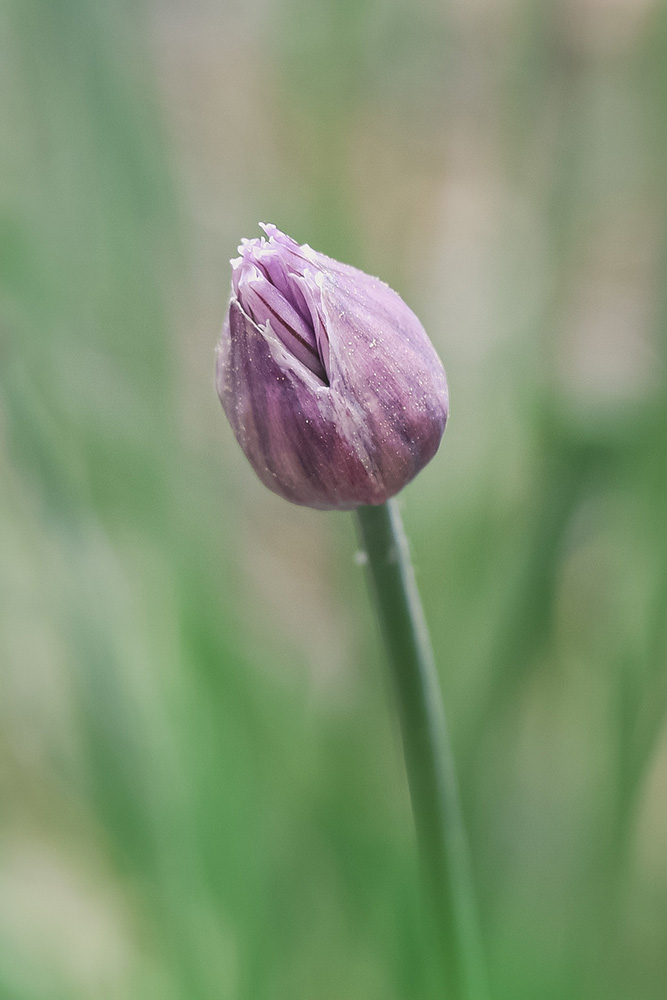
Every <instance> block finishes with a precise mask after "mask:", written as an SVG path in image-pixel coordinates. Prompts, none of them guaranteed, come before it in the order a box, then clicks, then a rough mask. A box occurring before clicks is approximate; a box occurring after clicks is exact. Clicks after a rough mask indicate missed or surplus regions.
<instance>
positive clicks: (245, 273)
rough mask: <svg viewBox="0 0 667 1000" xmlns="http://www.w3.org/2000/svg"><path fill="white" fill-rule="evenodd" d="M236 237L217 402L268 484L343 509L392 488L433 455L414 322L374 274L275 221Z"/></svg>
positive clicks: (426, 358)
mask: <svg viewBox="0 0 667 1000" xmlns="http://www.w3.org/2000/svg"><path fill="white" fill-rule="evenodd" d="M262 229H263V230H264V232H265V233H266V236H267V238H266V239H265V238H264V237H262V238H261V239H256V240H243V242H242V244H241V246H240V247H239V253H240V255H241V256H240V257H238V258H236V259H235V260H233V261H232V298H231V301H230V304H229V312H228V315H227V317H226V319H225V323H224V326H223V329H222V335H221V338H220V343H219V345H218V349H217V382H218V394H219V396H220V400H221V402H222V405H223V407H224V410H225V413H226V414H227V417H228V418H229V422H230V423H231V425H232V429H233V431H234V434H235V435H236V438H237V440H238V442H239V444H240V445H241V447H242V448H243V451H244V452H245V454H246V456H247V458H248V459H249V461H250V463H251V465H252V466H253V468H254V469H255V472H256V473H257V474H258V476H259V477H260V479H261V480H262V482H263V483H265V484H266V486H268V487H269V489H271V490H273V491H274V492H275V493H279V494H280V495H281V496H282V497H285V499H287V500H291V501H292V502H293V503H297V504H303V505H305V506H307V507H317V508H320V509H338V510H349V509H352V508H354V507H358V506H360V505H362V504H380V503H384V501H385V500H388V499H389V497H392V496H393V495H394V494H395V493H397V492H398V491H399V490H400V489H401V488H402V487H403V486H405V484H406V483H408V482H409V481H410V480H411V479H412V478H413V476H415V475H416V474H417V473H418V472H419V470H420V469H422V468H423V467H424V466H425V465H426V463H427V462H428V461H430V459H431V458H433V455H434V454H435V452H436V451H437V449H438V445H439V444H440V439H441V438H442V434H443V431H444V429H445V424H446V422H447V413H448V397H447V382H446V380H445V372H444V370H443V367H442V365H441V363H440V360H439V358H438V356H437V354H436V353H435V350H434V349H433V346H432V344H431V342H430V341H429V339H428V337H427V335H426V333H425V331H424V328H423V327H422V325H421V323H420V322H419V320H418V319H417V317H416V316H415V315H414V313H413V312H412V311H411V310H410V309H408V307H407V306H406V305H405V303H404V302H403V300H402V299H401V298H400V297H399V296H398V295H397V294H396V292H394V291H392V290H391V288H389V287H388V286H387V285H385V284H384V283H383V282H382V281H380V280H379V279H378V278H371V277H370V276H369V275H367V274H364V273H363V272H362V271H358V270H357V269H356V268H354V267H348V266H347V265H346V264H339V263H338V262H337V261H335V260H332V259H331V258H330V257H325V256H324V254H321V253H316V252H315V251H314V250H312V249H311V248H310V247H309V246H308V245H307V244H304V245H303V246H299V244H298V243H295V242H294V240H292V239H290V237H289V236H285V234H284V233H281V232H280V230H278V229H276V227H275V226H270V225H263V226H262Z"/></svg>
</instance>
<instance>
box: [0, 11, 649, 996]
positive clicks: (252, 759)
mask: <svg viewBox="0 0 667 1000" xmlns="http://www.w3.org/2000/svg"><path fill="white" fill-rule="evenodd" d="M0 109H1V114H0V182H1V190H0V997H1V998H3V1000H5V998H6V1000H78V998H81V1000H84V998H85V1000H146V998H150V1000H152V998H156V1000H213V998H215V1000H221V998H222V1000H315V998H316V1000H422V998H425V997H435V996H437V995H438V992H437V986H436V984H435V982H434V978H433V975H432V969H431V964H432V962H431V957H430V956H429V953H428V949H426V950H425V949H424V947H423V944H422V941H423V939H424V934H423V926H422V917H421V908H420V897H419V889H418V868H417V863H416V859H415V847H414V841H413V832H412V827H411V819H410V812H409V803H408V796H407V789H406V783H405V778H404V773H403V765H402V758H401V748H400V739H399V735H398V733H397V728H396V724H395V720H394V713H393V706H392V702H391V692H390V690H389V688H388V685H387V683H386V681H385V674H384V666H383V660H382V655H381V649H380V646H379V642H378V639H377V636H376V633H375V627H374V622H373V619H372V615H371V611H370V608H369V604H368V601H367V595H366V590H365V581H364V577H363V570H362V568H361V566H360V560H359V559H358V558H356V557H355V554H356V550H357V542H356V539H355V534H354V529H353V522H352V519H351V518H350V517H349V516H348V515H343V514H320V513H316V512H313V511H308V510H302V509H299V508H293V507H290V506H289V505H288V504H286V503H284V502H282V501H280V500H279V499H278V498H276V497H274V496H272V495H271V494H269V493H268V492H267V491H266V490H264V488H263V487H262V486H261V485H260V484H259V482H258V481H257V480H256V478H255V477H254V474H253V473H252V471H251V470H250V468H249V467H248V466H247V465H246V463H245V460H244V459H243V458H242V456H241V453H240V451H239V449H238V447H237V446H236V443H235V442H234V440H233V438H232V435H231V432H230V430H229V428H228V427H227V425H226V423H225V420H224V417H223V415H222V411H221V409H220V407H219V404H218V401H217V398H216V394H215V387H214V374H213V351H214V345H215V341H216V339H217V335H218V330H219V327H220V324H221V319H222V316H223V313H224V309H225V306H226V302H227V297H228V289H229V270H228V260H229V258H230V257H231V256H234V255H235V252H236V245H237V243H238V242H239V239H240V237H242V236H247V237H250V236H255V235H258V234H259V231H258V229H257V222H258V221H270V222H274V223H276V224H277V225H278V226H279V227H281V228H282V229H284V230H285V231H287V232H288V233H290V234H291V235H292V236H294V237H295V238H296V239H297V240H299V241H300V242H305V241H307V242H310V243H311V245H312V246H314V247H315V248H316V249H319V250H322V251H325V252H328V253H329V254H331V255H333V256H336V257H340V258H342V259H344V260H346V261H348V262H350V263H353V264H356V265H357V266H360V267H362V268H364V269H365V270H367V271H370V272H371V273H373V274H379V275H380V276H381V277H383V278H384V279H385V280H387V281H388V282H389V283H390V284H392V285H393V286H394V287H396V288H397V289H398V290H399V291H400V293H401V294H402V295H403V297H404V298H405V299H406V300H407V301H408V303H409V304H410V305H411V306H412V307H413V308H414V309H415V311H416V312H417V313H418V315H419V316H420V318H421V319H422V321H423V322H424V324H425V326H426V327H427V329H428V331H429V333H430V335H431V337H432V339H433V341H434V343H435V344H436V346H437V348H438V351H439V352H440V354H441V356H442V358H443V360H444V363H445V366H446V368H447V371H448V376H449V380H450V387H451V396H452V417H451V422H450V425H449V427H448V429H447V432H446V436H445V441H444V444H443V447H442V449H441V451H440V452H439V454H438V456H437V457H436V459H435V460H434V461H433V463H432V464H431V465H430V466H429V468H428V469H427V470H426V471H425V472H424V473H423V474H422V475H421V476H420V477H419V479H418V480H417V481H416V482H415V483H413V484H411V485H410V486H409V487H408V488H407V489H406V490H405V491H404V494H403V499H402V507H403V514H404V519H405V521H406V525H407V528H408V531H409V534H410V537H411V541H412V549H413V553H414V559H415V563H416V567H417V573H418V579H419V583H420V586H421V588H422V591H423V597H424V602H425V605H426V612H427V616H428V619H429V622H430V625H431V628H432V633H433V641H434V645H435V650H436V656H437V660H438V664H439V669H440V672H441V678H442V686H443V690H444V693H445V698H446V704H447V711H448V716H449V721H450V727H451V731H452V737H453V741H454V744H455V749H456V756H457V761H458V767H459V774H460V781H461V788H462V795H463V801H464V807H465V815H466V822H467V826H468V830H469V834H470V840H471V848H472V855H473V863H474V875H475V882H476V889H477V893H478V897H479V906H480V912H481V919H482V925H483V932H484V940H485V946H486V949H487V954H488V963H489V973H490V979H491V983H492V993H493V997H494V998H495V1000H505V998H506V1000H524V998H525V1000H535V998H538V997H539V998H540V1000H552V998H553V1000H598V998H599V1000H602V998H604V1000H628V998H630V997H632V1000H664V997H665V996H666V995H667V993H666V991H667V985H666V983H667V727H666V725H665V720H666V714H667V520H666V516H667V454H666V453H667V392H666V382H665V374H666V372H665V365H666V361H667V297H666V293H665V288H666V283H665V273H666V256H667V184H666V180H667V6H666V5H665V4H664V3H661V2H657V0H555V2H551V3H546V4H545V3H542V2H540V0H449V2H438V0H321V2H316V3H308V2H306V0H246V2H244V3H237V2H232V0H226V2H224V0H222V2H214V0H189V2H185V0H143V2H141V3H136V2H133V0H3V2H2V6H1V7H0Z"/></svg>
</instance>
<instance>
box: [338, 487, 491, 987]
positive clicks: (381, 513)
mask: <svg viewBox="0 0 667 1000" xmlns="http://www.w3.org/2000/svg"><path fill="white" fill-rule="evenodd" d="M356 514H357V519H358V525H359V530H360V535H361V540H362V543H363V546H364V550H365V552H366V555H367V557H368V562H367V565H368V570H369V577H370V583H371V585H372V590H373V592H374V596H375V603H376V610H377V615H378V620H379V624H380V628H381V632H382V634H383V637H384V642H385V646H386V651H387V657H388V660H389V667H390V672H391V675H392V681H393V687H394V691H395V696H396V702H397V707H398V714H399V720H400V727H401V735H402V740H403V750H404V755H405V765H406V771H407V777H408V785H409V788H410V798H411V803H412V812H413V816H414V821H415V828H416V833H417V841H418V845H419V852H420V856H421V862H422V868H423V873H424V878H425V882H426V889H427V895H428V896H429V897H430V904H431V912H432V916H433V922H434V930H435V936H436V941H437V947H438V951H439V956H440V959H441V963H440V964H441V971H442V976H443V982H444V986H445V989H444V990H443V997H445V998H447V1000H486V997H487V991H486V985H485V973H484V964H483V959H482V948H481V940H480V934H479V928H478V923H477V914H476V906H475V900H474V893H473V888H472V880H471V874H470V865H469V858H468V847H467V842H466V835H465V830H464V825H463V817H462V813H461V806H460V802H459V794H458V787H457V781H456V773H455V769H454V760H453V755H452V750H451V745H450V742H449V736H448V732H447V726H446V721H445V714H444V709H443V703H442V697H441V693H440V685H439V682H438V675H437V671H436V667H435V661H434V658H433V652H432V649H431V643H430V639H429V635H428V630H427V626H426V621H425V618H424V613H423V609H422V605H421V601H420V598H419V593H418V590H417V585H416V581H415V575H414V570H413V567H412V562H411V560H410V553H409V549H408V543H407V539H406V536H405V532H404V530H403V525H402V521H401V516H400V513H399V510H398V507H397V505H396V502H395V501H394V500H390V501H388V502H387V503H385V504H381V505H379V506H364V507H359V508H358V509H357V511H356Z"/></svg>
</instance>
